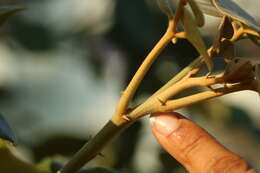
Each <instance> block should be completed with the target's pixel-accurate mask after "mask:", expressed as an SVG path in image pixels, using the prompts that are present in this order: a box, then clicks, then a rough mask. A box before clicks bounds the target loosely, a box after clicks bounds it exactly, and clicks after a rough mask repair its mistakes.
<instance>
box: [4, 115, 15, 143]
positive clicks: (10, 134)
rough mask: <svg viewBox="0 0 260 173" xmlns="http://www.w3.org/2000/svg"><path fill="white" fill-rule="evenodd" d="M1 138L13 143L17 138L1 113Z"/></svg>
mask: <svg viewBox="0 0 260 173" xmlns="http://www.w3.org/2000/svg"><path fill="white" fill-rule="evenodd" d="M0 138H2V139H5V140H8V141H10V142H12V143H15V142H16V137H15V135H14V133H13V130H12V129H11V127H10V126H9V125H8V123H7V121H6V120H5V118H4V116H3V115H2V114H1V113H0Z"/></svg>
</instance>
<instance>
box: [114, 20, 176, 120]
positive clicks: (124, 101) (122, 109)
mask: <svg viewBox="0 0 260 173" xmlns="http://www.w3.org/2000/svg"><path fill="white" fill-rule="evenodd" d="M174 27H175V22H174V20H172V19H171V20H169V25H168V29H167V31H166V33H165V34H164V35H163V37H162V38H161V39H160V41H159V42H158V43H157V44H156V45H155V47H154V48H153V49H152V51H151V52H150V53H149V54H148V56H147V57H146V58H145V60H144V61H143V63H142V64H141V66H140V67H139V69H138V70H137V72H136V73H135V75H134V77H133V78H132V80H131V81H130V83H129V85H128V86H127V88H126V89H125V91H123V92H122V95H121V98H120V100H119V102H118V105H117V108H116V111H115V115H114V116H113V120H112V121H113V122H114V123H117V122H118V120H119V119H121V116H122V115H123V114H125V113H126V111H127V109H128V105H129V103H130V101H131V99H132V97H133V96H134V94H135V92H136V90H137V88H138V87H139V85H140V83H141V81H142V79H143V78H144V76H145V74H146V73H147V71H148V70H149V69H150V67H151V65H152V64H153V62H154V61H155V60H156V58H157V57H158V55H159V54H160V53H161V51H162V50H163V49H164V48H165V47H166V46H167V45H168V43H169V42H170V41H171V40H172V38H173V37H174V32H173V28H174Z"/></svg>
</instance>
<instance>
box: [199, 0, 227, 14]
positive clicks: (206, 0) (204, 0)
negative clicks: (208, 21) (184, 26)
mask: <svg viewBox="0 0 260 173" xmlns="http://www.w3.org/2000/svg"><path fill="white" fill-rule="evenodd" d="M196 3H197V4H198V6H199V8H200V9H201V11H202V12H203V13H205V14H208V15H210V16H215V17H222V16H223V15H222V14H221V13H220V12H219V11H218V9H216V8H215V6H214V5H213V3H212V2H211V0H196Z"/></svg>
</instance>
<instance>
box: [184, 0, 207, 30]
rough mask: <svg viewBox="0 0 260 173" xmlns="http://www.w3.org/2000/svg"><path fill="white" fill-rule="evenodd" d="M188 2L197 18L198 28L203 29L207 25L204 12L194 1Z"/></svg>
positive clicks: (189, 0)
mask: <svg viewBox="0 0 260 173" xmlns="http://www.w3.org/2000/svg"><path fill="white" fill-rule="evenodd" d="M188 2H189V4H190V7H191V9H192V12H193V14H194V16H195V19H196V23H197V26H199V27H202V26H203V25H204V24H205V18H204V15H203V13H202V11H201V10H200V8H199V6H198V4H197V3H196V2H195V1H194V0H188Z"/></svg>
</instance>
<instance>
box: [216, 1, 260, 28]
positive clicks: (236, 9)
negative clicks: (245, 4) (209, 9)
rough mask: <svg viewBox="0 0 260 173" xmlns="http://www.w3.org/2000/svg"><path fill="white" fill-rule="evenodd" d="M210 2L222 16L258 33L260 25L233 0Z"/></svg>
mask: <svg viewBox="0 0 260 173" xmlns="http://www.w3.org/2000/svg"><path fill="white" fill-rule="evenodd" d="M212 2H213V4H214V6H215V7H216V8H217V9H218V10H219V11H220V12H221V13H222V14H223V15H227V16H229V17H231V18H232V19H234V20H237V21H239V22H241V23H243V24H244V25H246V26H248V27H250V28H253V29H255V30H257V31H260V25H259V24H258V23H257V22H256V20H255V19H254V18H253V17H252V16H251V15H250V14H249V13H248V12H247V11H245V10H244V9H242V8H241V7H240V6H239V5H238V4H237V3H235V2H234V1H233V0H228V1H227V0H212Z"/></svg>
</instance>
